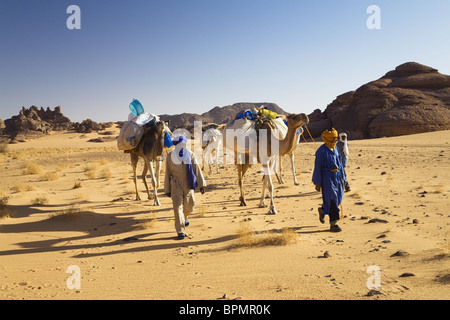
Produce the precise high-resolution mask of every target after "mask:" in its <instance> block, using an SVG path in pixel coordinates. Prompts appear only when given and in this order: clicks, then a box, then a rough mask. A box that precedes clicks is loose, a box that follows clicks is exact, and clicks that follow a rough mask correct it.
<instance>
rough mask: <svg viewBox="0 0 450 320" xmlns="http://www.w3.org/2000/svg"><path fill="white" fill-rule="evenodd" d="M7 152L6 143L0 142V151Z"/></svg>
mask: <svg viewBox="0 0 450 320" xmlns="http://www.w3.org/2000/svg"><path fill="white" fill-rule="evenodd" d="M7 152H8V144H7V143H6V142H4V141H2V142H0V153H7Z"/></svg>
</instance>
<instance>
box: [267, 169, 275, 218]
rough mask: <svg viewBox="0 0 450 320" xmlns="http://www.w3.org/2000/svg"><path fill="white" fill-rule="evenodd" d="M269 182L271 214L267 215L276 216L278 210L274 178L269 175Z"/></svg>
mask: <svg viewBox="0 0 450 320" xmlns="http://www.w3.org/2000/svg"><path fill="white" fill-rule="evenodd" d="M267 182H268V184H269V191H270V207H269V212H268V213H267V214H276V213H277V210H276V209H275V202H274V201H273V183H272V176H271V175H270V174H269V175H267Z"/></svg>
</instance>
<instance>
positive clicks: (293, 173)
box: [291, 152, 300, 186]
mask: <svg viewBox="0 0 450 320" xmlns="http://www.w3.org/2000/svg"><path fill="white" fill-rule="evenodd" d="M291 167H292V175H293V176H294V184H295V185H296V186H298V185H299V184H300V183H299V182H298V180H297V176H296V175H295V166H294V152H291Z"/></svg>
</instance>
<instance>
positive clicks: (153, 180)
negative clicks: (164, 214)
mask: <svg viewBox="0 0 450 320" xmlns="http://www.w3.org/2000/svg"><path fill="white" fill-rule="evenodd" d="M145 162H146V164H147V167H148V168H149V169H150V177H151V178H152V185H153V194H154V196H155V200H154V202H153V205H155V206H160V205H161V203H160V202H159V199H158V190H157V188H156V178H155V171H154V169H153V162H152V161H149V160H148V159H147V158H145Z"/></svg>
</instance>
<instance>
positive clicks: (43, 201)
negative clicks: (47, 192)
mask: <svg viewBox="0 0 450 320" xmlns="http://www.w3.org/2000/svg"><path fill="white" fill-rule="evenodd" d="M47 203H48V199H47V197H46V196H44V195H41V196H37V197H36V198H34V199H32V200H31V204H32V205H39V206H41V205H44V204H47Z"/></svg>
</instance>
